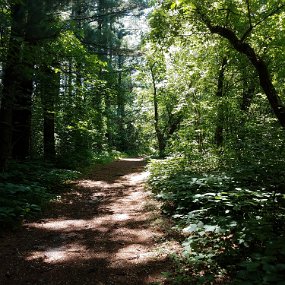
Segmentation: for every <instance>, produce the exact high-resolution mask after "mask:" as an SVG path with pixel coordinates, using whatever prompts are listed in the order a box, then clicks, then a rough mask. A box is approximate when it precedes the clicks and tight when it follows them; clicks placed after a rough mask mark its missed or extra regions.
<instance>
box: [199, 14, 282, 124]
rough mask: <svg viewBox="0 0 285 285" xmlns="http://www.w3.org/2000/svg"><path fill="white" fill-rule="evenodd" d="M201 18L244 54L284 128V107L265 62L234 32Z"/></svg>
mask: <svg viewBox="0 0 285 285" xmlns="http://www.w3.org/2000/svg"><path fill="white" fill-rule="evenodd" d="M201 16H202V20H203V21H204V23H205V24H206V25H207V27H208V28H209V30H210V31H211V32H212V33H213V34H218V35H220V36H222V37H223V38H225V39H227V40H228V41H229V42H230V43H231V44H232V46H233V47H234V49H235V50H236V51H238V52H240V53H242V54H244V55H245V56H246V57H247V58H248V59H249V61H250V62H251V63H252V65H253V66H254V68H255V70H256V72H257V74H258V77H259V82H260V86H261V87H262V89H263V91H264V93H265V95H266V97H267V99H268V101H269V103H270V105H271V107H272V110H273V112H274V114H275V115H276V117H277V119H278V121H279V123H280V124H281V126H282V127H283V128H285V106H284V104H283V103H282V101H281V99H280V97H279V95H278V93H277V91H276V89H275V87H274V85H273V83H272V79H271V76H270V73H269V70H268V67H267V64H266V63H265V61H264V60H263V59H262V58H261V57H259V56H258V55H257V53H256V52H255V50H254V49H253V48H252V47H251V46H250V44H248V43H246V42H244V41H243V40H242V39H239V38H238V37H237V36H236V34H235V33H234V31H232V30H230V29H229V28H226V27H222V26H215V25H212V23H211V22H210V20H209V19H206V18H205V15H201Z"/></svg>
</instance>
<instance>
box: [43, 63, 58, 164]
mask: <svg viewBox="0 0 285 285" xmlns="http://www.w3.org/2000/svg"><path fill="white" fill-rule="evenodd" d="M59 88H60V75H59V73H55V72H54V70H52V69H51V68H50V67H45V68H44V69H43V76H42V82H41V101H42V106H43V119H44V130H43V135H44V137H43V145H44V158H45V160H47V161H54V160H55V156H56V151H55V101H56V98H57V97H58V93H59Z"/></svg>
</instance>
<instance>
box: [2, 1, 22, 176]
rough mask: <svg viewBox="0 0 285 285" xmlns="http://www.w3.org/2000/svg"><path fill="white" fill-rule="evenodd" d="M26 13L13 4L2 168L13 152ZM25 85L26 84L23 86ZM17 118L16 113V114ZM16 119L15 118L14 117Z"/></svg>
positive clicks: (5, 81) (6, 67) (5, 70)
mask: <svg viewBox="0 0 285 285" xmlns="http://www.w3.org/2000/svg"><path fill="white" fill-rule="evenodd" d="M24 25H25V13H24V9H23V5H22V4H14V5H12V6H11V34H10V40H9V45H8V51H7V58H6V63H5V65H4V68H3V73H4V74H3V81H2V83H3V90H2V100H1V109H0V138H1V139H0V170H4V169H5V168H6V166H7V162H8V159H9V158H10V156H11V154H12V133H13V125H12V122H13V107H14V104H15V100H16V94H18V93H19V92H20V85H21V84H20V82H21V75H22V74H21V72H20V69H19V67H20V63H21V51H22V44H23V39H24V30H23V27H24ZM22 87H24V86H22ZM14 118H15V114H14ZM14 121H15V119H14Z"/></svg>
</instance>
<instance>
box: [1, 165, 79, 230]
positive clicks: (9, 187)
mask: <svg viewBox="0 0 285 285" xmlns="http://www.w3.org/2000/svg"><path fill="white" fill-rule="evenodd" d="M78 175H79V172H77V171H72V170H67V169H57V168H55V167H54V166H53V165H51V164H43V163H39V162H26V163H16V162H11V163H10V166H9V169H8V171H7V172H2V173H0V224H1V229H5V228H13V227H16V226H18V225H19V224H20V223H21V221H22V220H23V219H26V218H31V217H35V216H38V215H39V214H40V213H41V212H42V210H43V209H44V208H45V207H46V206H47V204H48V202H49V201H50V200H52V199H55V198H56V197H57V196H58V195H59V194H60V193H62V191H64V189H65V188H66V187H67V185H68V181H70V180H73V179H75V178H77V177H78Z"/></svg>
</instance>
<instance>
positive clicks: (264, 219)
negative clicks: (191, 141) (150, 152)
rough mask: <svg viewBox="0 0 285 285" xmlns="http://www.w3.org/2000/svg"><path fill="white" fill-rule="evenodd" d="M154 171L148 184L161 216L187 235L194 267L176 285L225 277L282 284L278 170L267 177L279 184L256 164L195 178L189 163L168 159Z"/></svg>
mask: <svg viewBox="0 0 285 285" xmlns="http://www.w3.org/2000/svg"><path fill="white" fill-rule="evenodd" d="M174 161H176V162H177V160H174ZM282 169H284V168H281V171H282ZM150 171H151V175H150V178H149V182H148V183H149V185H150V187H151V188H152V190H153V192H154V193H155V195H156V197H157V198H158V199H160V200H162V201H163V206H162V211H163V212H164V213H165V214H167V215H170V216H172V218H173V219H175V220H176V222H177V227H178V228H179V229H180V230H181V231H182V232H183V233H184V234H185V241H184V242H183V246H184V252H183V256H184V257H183V258H184V264H185V263H186V264H187V266H188V267H191V268H192V270H191V272H190V273H185V270H184V271H183V270H182V271H181V270H180V271H179V272H177V274H176V276H175V278H173V284H184V283H183V282H186V281H185V280H187V282H188V283H189V282H190V281H191V282H190V283H191V284H192V283H193V284H212V282H214V280H215V279H219V278H221V276H224V277H223V278H225V276H226V275H227V276H230V278H231V280H232V283H234V284H279V283H280V282H283V277H284V272H285V271H284V268H285V234H284V233H285V222H284V221H285V211H284V209H285V195H284V191H283V189H284V185H285V183H284V177H279V176H278V174H280V170H278V169H276V168H273V169H272V168H268V169H267V171H266V172H265V173H270V174H271V175H273V177H278V179H276V181H277V183H273V179H274V178H272V176H269V177H266V176H265V175H264V169H260V167H256V169H254V167H253V165H249V166H245V167H244V168H242V167H241V166H240V165H239V167H237V168H236V169H232V170H231V171H228V172H227V173H226V172H225V173H221V172H216V173H215V172H213V173H211V174H205V173H198V174H197V173H192V172H191V170H190V167H189V166H186V167H185V162H182V163H179V162H178V165H176V164H175V163H173V160H172V159H167V160H165V161H162V162H160V161H155V162H153V163H152V164H151V165H150ZM277 171H279V172H278V174H277ZM262 173H263V176H262ZM187 266H186V267H187ZM186 271H187V270H186ZM253 272H254V274H253ZM190 275H191V276H190ZM178 279H181V280H184V281H181V282H180V283H179V282H178V281H177V280H178ZM194 282H195V283H194ZM185 284H187V283H185ZM280 284H281V283H280Z"/></svg>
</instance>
